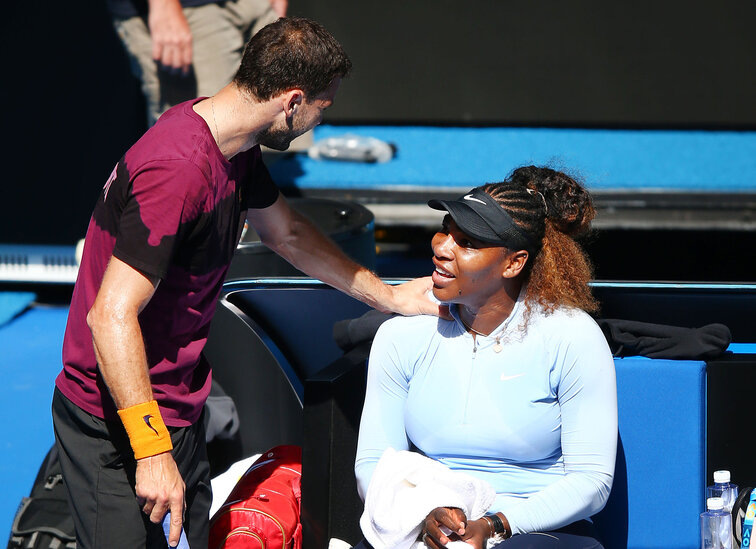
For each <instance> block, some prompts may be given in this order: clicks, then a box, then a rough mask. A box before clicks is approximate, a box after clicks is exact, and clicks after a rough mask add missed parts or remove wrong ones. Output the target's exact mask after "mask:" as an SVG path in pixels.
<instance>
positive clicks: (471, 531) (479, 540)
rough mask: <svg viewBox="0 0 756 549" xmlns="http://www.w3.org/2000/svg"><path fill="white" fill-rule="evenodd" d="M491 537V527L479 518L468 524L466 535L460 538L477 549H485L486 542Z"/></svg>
mask: <svg viewBox="0 0 756 549" xmlns="http://www.w3.org/2000/svg"><path fill="white" fill-rule="evenodd" d="M490 535H491V525H490V523H489V522H488V521H487V520H486V519H484V518H479V519H478V520H473V521H471V522H468V523H467V527H466V528H465V533H464V534H463V535H461V536H460V538H461V539H462V541H464V542H465V543H469V544H470V545H472V546H473V547H474V548H475V549H484V548H485V546H486V541H487V540H488V538H489V536H490Z"/></svg>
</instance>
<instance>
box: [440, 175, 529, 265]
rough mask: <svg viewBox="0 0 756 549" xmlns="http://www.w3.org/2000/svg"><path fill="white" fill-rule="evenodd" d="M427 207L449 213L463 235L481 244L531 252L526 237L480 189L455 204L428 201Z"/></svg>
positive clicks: (504, 212)
mask: <svg viewBox="0 0 756 549" xmlns="http://www.w3.org/2000/svg"><path fill="white" fill-rule="evenodd" d="M428 206H430V207H431V208H433V209H434V210H442V211H447V212H449V215H450V216H451V218H452V219H453V220H454V222H455V223H456V224H457V226H458V227H459V228H460V229H461V230H462V231H463V232H464V233H465V234H467V235H468V236H471V237H473V238H475V239H477V240H480V241H481V242H487V243H489V244H498V245H499V246H505V247H507V248H510V249H512V250H529V251H532V250H533V249H534V248H535V247H534V246H533V244H532V242H531V241H530V238H528V235H527V233H525V231H523V230H522V229H521V228H520V227H518V226H517V224H516V223H515V222H514V221H513V220H512V217H511V216H510V215H509V214H508V213H507V212H506V210H504V208H502V207H501V206H499V204H498V203H497V202H496V200H494V199H493V198H492V197H491V195H489V194H488V193H485V192H483V191H482V190H480V189H473V190H472V191H470V192H469V193H467V194H466V195H464V196H461V197H459V198H458V199H456V200H430V201H428Z"/></svg>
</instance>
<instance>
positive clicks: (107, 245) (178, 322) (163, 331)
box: [56, 99, 278, 427]
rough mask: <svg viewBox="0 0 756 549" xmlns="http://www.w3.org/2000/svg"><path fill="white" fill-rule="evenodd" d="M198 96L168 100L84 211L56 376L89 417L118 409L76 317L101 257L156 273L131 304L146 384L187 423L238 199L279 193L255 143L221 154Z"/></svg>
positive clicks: (238, 213)
mask: <svg viewBox="0 0 756 549" xmlns="http://www.w3.org/2000/svg"><path fill="white" fill-rule="evenodd" d="M200 100H201V99H197V100H193V101H190V102H186V103H182V104H180V105H177V106H176V107H173V108H172V109H170V110H169V111H168V112H166V113H165V114H164V115H163V116H162V117H161V118H160V120H159V121H158V122H157V124H155V125H154V126H153V127H152V128H150V129H149V131H147V133H145V135H144V136H143V137H142V138H141V139H140V140H139V141H137V142H136V144H134V146H133V147H131V149H129V151H128V152H127V153H126V154H125V155H124V157H123V158H122V159H121V160H120V161H119V162H118V164H116V167H115V168H114V169H113V173H112V174H111V175H110V178H109V179H108V181H107V183H106V184H105V186H104V188H103V190H102V193H101V194H100V197H99V199H98V201H97V204H96V206H95V209H94V213H93V214H92V218H91V220H90V222H89V228H88V229H87V236H86V243H85V245H84V252H83V256H82V261H81V266H80V268H79V274H78V278H77V280H76V286H75V288H74V292H73V297H72V300H71V307H70V311H69V315H68V324H67V326H66V333H65V337H64V340H63V370H62V371H61V373H60V375H58V378H57V379H56V386H57V387H58V388H59V389H60V391H61V392H62V393H63V394H64V395H65V396H66V397H67V398H68V399H70V400H71V401H72V402H73V403H74V404H76V405H77V406H79V407H80V408H82V409H83V410H85V411H87V412H89V413H91V414H94V415H96V416H98V417H102V418H106V419H117V415H116V410H115V405H114V403H113V401H112V399H111V397H110V394H109V392H108V389H107V387H106V386H105V383H104V381H103V379H102V375H101V374H100V371H99V369H98V367H97V362H96V360H95V355H94V348H93V344H92V334H91V332H90V331H89V327H88V326H87V322H86V317H87V312H88V311H89V309H90V308H91V307H92V304H93V303H94V300H95V297H96V296H97V292H98V290H99V288H100V284H101V282H102V277H103V274H104V273H105V268H106V267H107V265H108V261H109V260H110V257H111V256H115V257H117V258H118V259H120V260H121V261H124V262H125V263H128V264H129V265H131V266H132V267H134V268H136V269H138V270H140V271H142V272H144V273H147V274H150V275H153V276H157V277H159V278H160V284H159V285H158V287H157V290H156V291H155V294H154V295H153V297H152V299H151V300H150V302H149V303H148V304H147V306H146V307H145V309H144V310H143V311H142V312H141V314H140V315H139V324H140V326H141V329H142V336H143V338H144V344H145V348H146V351H147V361H148V364H149V368H150V378H151V380H152V388H153V392H154V394H155V399H156V400H157V401H158V404H159V405H160V409H161V412H162V414H163V419H164V421H165V423H166V424H167V425H171V426H175V427H183V426H187V425H191V424H192V423H194V422H195V421H196V420H197V419H198V418H199V416H200V413H201V411H202V407H203V405H204V404H205V400H206V398H207V395H208V394H209V392H210V382H211V377H210V366H209V364H208V363H207V362H206V361H205V360H204V358H203V357H202V355H201V351H202V349H203V347H204V345H205V342H206V340H207V334H208V331H209V329H210V320H211V319H212V316H213V313H214V312H215V304H216V301H217V299H218V295H219V293H220V290H221V286H222V284H223V280H224V278H225V276H226V272H227V270H228V265H229V263H230V262H231V259H232V257H233V254H234V250H235V249H236V246H237V244H238V242H239V237H240V235H241V230H242V227H243V225H244V219H245V217H246V210H247V208H264V207H267V206H270V205H271V204H273V202H275V200H276V199H277V198H278V189H277V188H276V186H275V184H274V183H273V181H272V180H271V178H270V175H269V173H268V170H267V169H266V168H265V165H264V164H263V162H262V157H261V153H260V148H259V147H254V148H252V149H250V150H249V151H246V152H243V153H239V154H237V155H236V156H235V157H234V158H232V159H231V161H230V162H229V161H227V160H226V159H225V158H224V157H223V155H222V154H221V152H220V150H219V149H218V147H217V145H216V143H215V140H214V139H213V136H212V134H211V133H210V130H209V128H208V126H207V124H206V123H205V121H204V120H203V119H202V118H201V117H200V116H199V115H198V114H197V113H195V112H194V110H193V109H192V106H193V105H194V104H195V103H196V102H198V101H200Z"/></svg>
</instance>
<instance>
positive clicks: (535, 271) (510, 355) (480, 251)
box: [355, 166, 617, 549]
mask: <svg viewBox="0 0 756 549" xmlns="http://www.w3.org/2000/svg"><path fill="white" fill-rule="evenodd" d="M428 204H429V205H430V206H431V207H432V208H434V209H437V210H445V211H446V212H448V215H446V217H445V218H444V221H443V228H442V230H441V231H439V232H438V233H437V234H436V235H435V236H434V237H433V240H432V243H431V246H432V248H433V256H434V257H433V262H434V264H435V266H436V268H435V271H434V273H433V283H434V288H433V293H434V295H435V297H436V298H437V299H438V300H440V301H442V302H446V303H449V304H450V312H451V314H452V316H453V320H443V319H438V318H435V317H428V316H418V317H397V318H393V319H391V320H389V321H387V322H385V323H384V324H383V325H382V326H381V328H380V329H379V331H378V333H377V335H376V337H375V340H374V343H373V346H372V351H371V355H370V361H369V369H368V385H367V394H366V399H365V405H364V409H363V413H362V420H361V424H360V432H359V443H358V448H357V459H356V465H355V472H356V474H357V484H358V488H359V491H360V495H361V496H362V498H363V499H364V498H365V497H366V494H367V492H368V486H369V484H370V479H371V477H372V475H373V472H374V470H375V468H376V464H377V463H378V461H379V459H380V458H381V456H382V454H383V453H384V451H385V450H386V449H387V448H393V449H395V450H412V451H415V452H419V453H421V454H422V455H424V456H427V457H428V458H432V459H434V460H437V461H438V462H440V463H442V464H444V465H446V466H448V467H449V468H450V469H451V470H453V471H462V472H465V473H467V474H469V475H471V476H473V477H476V478H479V479H482V480H484V481H486V482H488V483H489V484H490V485H491V486H492V487H493V488H494V490H495V493H496V495H495V500H494V503H493V504H492V505H491V507H490V508H489V510H488V512H487V513H488V514H486V515H484V516H483V517H481V518H479V519H478V520H468V517H466V516H464V513H463V512H462V511H461V510H460V509H458V508H446V507H438V508H436V509H434V510H432V511H431V512H430V513H429V514H428V515H427V517H426V519H425V521H424V523H423V524H422V533H423V536H422V539H423V541H425V544H426V545H427V546H428V547H431V548H433V549H436V548H439V547H443V546H445V545H446V544H448V543H450V541H455V540H456V541H458V540H460V539H461V540H463V541H466V542H467V543H469V544H471V545H472V546H473V547H476V548H481V547H486V544H487V543H488V540H489V538H493V539H494V541H500V540H501V543H499V544H495V546H496V547H502V548H505V549H516V548H517V547H569V548H572V547H575V548H577V547H580V548H589V547H602V546H601V544H600V543H599V541H598V540H597V539H596V535H595V532H594V530H593V525H592V523H591V522H590V520H588V519H589V517H590V516H591V515H593V514H595V513H596V512H598V511H599V510H601V509H602V508H603V506H604V504H605V503H606V500H607V498H608V496H609V491H610V489H611V486H612V477H613V474H614V462H615V453H616V444H617V396H616V383H615V373H614V363H613V361H612V356H611V353H610V351H609V348H608V345H607V343H606V340H605V338H604V336H603V334H602V332H601V330H600V329H599V328H598V326H597V325H596V323H595V322H594V321H593V319H592V318H591V317H590V316H589V315H588V314H587V312H591V311H594V310H595V309H596V307H597V304H596V302H595V301H594V299H593V297H592V295H591V292H590V288H589V287H588V281H589V280H590V278H591V274H592V273H591V268H590V265H589V262H588V260H587V258H586V256H585V255H584V253H583V251H582V250H581V248H580V247H579V246H578V244H577V243H576V242H575V240H574V239H573V238H574V237H575V236H577V235H580V234H582V233H584V232H585V231H586V230H587V229H588V228H589V224H590V221H591V219H592V218H593V216H594V213H595V212H594V208H593V206H592V201H591V197H590V195H589V194H588V192H587V191H586V190H585V189H584V188H583V187H582V186H581V185H580V184H579V183H578V182H577V181H575V180H574V179H573V178H571V177H569V176H568V175H566V174H564V173H561V172H558V171H554V170H551V169H548V168H539V167H534V166H531V167H523V168H519V169H517V170H515V171H514V172H513V173H512V175H511V176H510V177H509V178H508V179H507V180H506V181H503V182H501V183H495V184H489V185H485V186H482V187H478V188H476V189H473V190H472V191H471V192H470V193H469V194H466V195H465V196H463V197H461V198H459V199H457V200H453V201H443V200H431V201H430V202H429V203H428ZM442 526H444V527H446V528H448V530H445V531H446V533H444V530H442V529H441V527H442ZM363 531H364V528H363ZM449 531H451V533H449ZM361 545H362V546H368V545H367V542H366V541H363V542H362V544H361ZM491 545H494V544H493V543H491V544H489V546H491Z"/></svg>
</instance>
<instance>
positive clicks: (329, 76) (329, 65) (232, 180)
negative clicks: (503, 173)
mask: <svg viewBox="0 0 756 549" xmlns="http://www.w3.org/2000/svg"><path fill="white" fill-rule="evenodd" d="M350 68H351V63H350V61H349V59H348V57H347V56H346V54H345V53H344V51H343V49H342V48H341V46H340V45H339V43H338V42H337V41H336V40H335V39H334V38H333V37H332V36H331V35H330V34H329V33H328V32H327V31H326V30H325V29H324V28H323V27H321V26H320V25H318V24H317V23H314V22H312V21H308V20H305V19H299V18H283V19H280V20H279V21H277V22H275V23H272V24H270V25H268V26H267V27H265V28H263V29H262V30H261V31H260V32H259V33H258V34H256V35H255V36H254V37H253V38H252V39H251V40H250V42H249V43H248V45H247V47H246V49H245V52H244V56H243V59H242V62H241V67H240V69H239V71H238V73H237V75H236V77H235V79H234V81H233V82H232V83H231V84H229V85H228V86H226V87H225V88H223V89H222V90H221V91H220V92H218V93H217V94H216V95H215V96H213V97H210V98H199V99H196V100H193V101H189V102H186V103H182V104H179V105H177V106H176V107H174V108H172V109H170V110H169V111H168V112H166V113H165V114H164V115H163V116H162V117H161V118H160V120H159V121H158V123H157V124H156V125H155V126H153V127H152V128H150V130H148V131H147V132H146V133H145V135H144V136H143V137H142V138H141V139H140V140H139V141H138V142H137V143H136V144H135V145H134V146H133V147H132V148H131V149H129V150H128V151H127V152H126V154H125V155H124V156H123V158H121V160H120V161H119V162H118V163H117V164H116V166H115V168H114V169H113V172H112V174H111V176H110V178H109V179H108V180H107V182H106V184H105V186H104V188H103V190H102V193H101V194H100V197H99V199H98V202H97V204H96V206H95V209H94V213H93V215H92V219H91V221H90V224H89V228H88V230H87V236H86V243H85V246H84V251H83V257H82V262H81V267H80V270H79V277H78V279H77V282H76V287H75V289H74V294H73V297H72V301H71V308H70V313H69V319H68V325H67V327H66V334H65V338H64V343H63V370H62V371H61V373H60V375H59V376H58V378H57V380H56V391H55V395H54V399H53V420H54V425H55V434H56V441H57V444H58V449H59V452H60V458H61V465H62V468H63V473H64V478H65V480H66V486H67V489H68V491H69V501H70V503H71V509H72V512H73V515H74V522H75V525H76V532H77V543H78V547H79V548H80V549H86V548H96V549H100V548H103V547H107V548H108V549H113V548H118V547H123V548H124V549H126V548H128V549H133V548H135V547H165V538H164V536H163V533H162V528H161V526H160V524H159V523H160V522H161V521H162V520H163V518H164V516H165V515H166V513H167V512H170V513H171V524H170V535H169V542H170V545H171V546H175V545H176V544H177V543H178V540H179V534H180V532H181V529H182V527H183V528H184V529H185V531H186V534H187V536H188V539H189V543H190V545H191V546H192V547H195V548H199V547H206V546H207V522H208V520H207V519H208V511H209V507H210V499H211V494H210V483H209V467H208V464H207V457H206V451H205V448H204V427H203V425H202V421H199V420H200V417H201V413H202V409H203V406H204V403H205V400H206V398H207V395H208V393H209V391H210V383H211V376H210V367H209V365H208V364H207V363H206V361H204V359H203V357H202V355H201V351H202V349H203V347H204V344H205V341H206V339H207V334H208V331H209V327H210V321H211V318H212V315H213V312H214V310H215V303H216V301H217V299H218V296H219V293H220V291H221V286H222V283H223V280H224V277H225V275H226V272H227V270H228V266H229V264H230V262H231V259H232V257H233V254H234V250H235V248H236V245H237V243H238V241H239V237H240V234H241V228H242V226H243V224H244V220H245V218H246V219H248V220H249V222H250V223H251V224H252V225H253V226H254V227H255V229H256V230H257V232H258V234H259V235H260V237H261V239H262V242H263V243H264V244H266V245H267V246H269V247H270V248H272V249H273V250H274V251H276V252H277V253H278V254H280V255H281V256H283V257H284V258H285V259H287V260H288V261H290V262H291V263H292V264H294V265H295V266H296V267H297V268H298V269H300V270H302V271H304V272H305V273H307V274H309V275H310V276H313V277H315V278H318V279H320V280H322V281H324V282H326V283H328V284H330V285H332V286H334V287H336V288H338V289H340V290H342V291H344V292H346V293H348V294H349V295H351V296H353V297H355V298H357V299H360V300H362V301H364V302H366V303H368V304H369V305H371V306H374V307H376V308H379V309H381V310H385V311H395V312H400V313H403V314H417V313H430V314H438V313H439V308H438V306H437V305H435V304H432V303H431V302H430V301H428V300H427V299H426V297H425V293H426V291H427V290H428V289H430V280H429V279H418V280H416V281H412V282H410V283H407V284H404V285H402V286H397V287H392V286H387V285H385V284H383V283H382V282H381V281H380V280H379V279H378V278H377V277H376V276H375V275H374V274H373V273H371V272H370V271H369V270H367V269H366V268H364V267H362V266H360V265H358V264H356V263H354V262H353V261H351V260H350V259H348V258H347V257H346V256H345V255H344V253H343V252H342V251H341V250H340V249H339V248H338V247H337V246H336V245H335V244H333V243H332V242H331V241H330V240H329V239H328V238H327V237H325V236H324V235H323V234H322V233H321V232H320V231H319V230H318V229H316V228H315V227H314V226H313V225H312V223H310V222H309V221H307V220H306V219H305V218H304V217H302V216H301V215H299V214H298V213H296V212H294V211H292V210H291V208H290V207H289V205H288V204H287V202H286V200H285V199H284V198H283V197H282V196H281V195H280V193H279V192H278V189H277V188H276V186H275V185H274V183H273V182H272V180H271V178H270V175H269V174H268V171H267V169H266V168H265V166H264V164H263V162H262V159H261V153H260V145H266V146H268V147H271V148H273V149H277V150H286V149H287V148H288V146H289V143H290V142H291V141H292V140H293V139H294V138H295V137H297V136H299V135H301V134H302V133H304V132H306V131H308V130H310V129H312V128H313V127H314V126H316V125H317V124H319V123H320V121H321V118H322V113H323V111H324V110H325V109H326V108H328V107H329V106H330V105H331V104H332V103H333V100H334V96H335V95H336V91H337V89H338V86H339V83H340V81H341V78H343V77H345V76H346V75H347V74H348V73H349V71H350ZM93 342H94V345H93Z"/></svg>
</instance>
